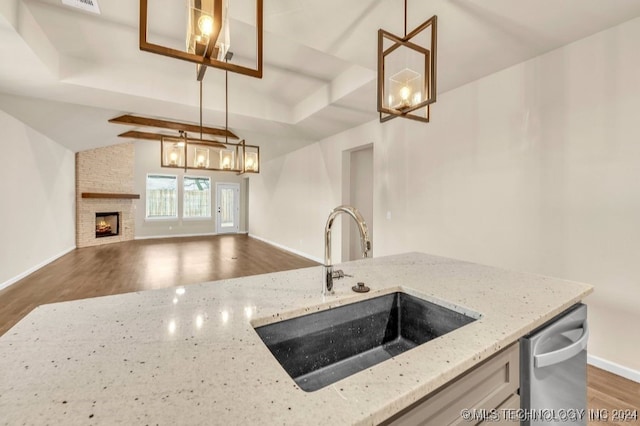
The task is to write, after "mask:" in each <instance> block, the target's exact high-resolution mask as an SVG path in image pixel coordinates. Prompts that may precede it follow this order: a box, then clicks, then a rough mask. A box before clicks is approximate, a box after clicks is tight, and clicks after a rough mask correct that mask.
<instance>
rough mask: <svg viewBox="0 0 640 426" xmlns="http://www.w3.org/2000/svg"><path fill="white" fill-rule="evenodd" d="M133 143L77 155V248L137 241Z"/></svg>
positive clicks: (136, 196)
mask: <svg viewBox="0 0 640 426" xmlns="http://www.w3.org/2000/svg"><path fill="white" fill-rule="evenodd" d="M134 156H135V149H134V144H133V143H123V144H118V145H112V146H107V147H104V148H96V149H91V150H88V151H82V152H78V153H77V154H76V245H77V247H89V246H96V245H102V244H111V243H118V242H121V241H129V240H133V239H134V235H135V229H134V227H135V208H136V201H137V198H139V195H136V194H132V193H133V192H134V190H133V187H134V181H133V177H134V167H135V163H134Z"/></svg>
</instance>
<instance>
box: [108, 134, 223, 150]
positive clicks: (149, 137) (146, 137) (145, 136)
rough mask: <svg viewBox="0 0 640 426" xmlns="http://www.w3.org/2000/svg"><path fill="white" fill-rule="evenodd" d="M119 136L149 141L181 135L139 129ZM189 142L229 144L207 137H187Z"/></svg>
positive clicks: (214, 145) (221, 145) (217, 145)
mask: <svg viewBox="0 0 640 426" xmlns="http://www.w3.org/2000/svg"><path fill="white" fill-rule="evenodd" d="M118 137H119V138H131V139H142V140H147V141H161V140H162V138H163V137H169V138H173V139H177V138H178V137H179V136H176V135H166V134H163V133H149V132H139V131H137V130H129V131H128V132H124V133H120V134H119V135H118ZM187 142H189V143H193V144H197V145H207V146H211V147H214V148H226V147H227V146H226V145H225V144H223V143H221V142H217V141H208V140H205V139H197V140H195V139H189V138H188V139H187Z"/></svg>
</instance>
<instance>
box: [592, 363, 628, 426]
mask: <svg viewBox="0 0 640 426" xmlns="http://www.w3.org/2000/svg"><path fill="white" fill-rule="evenodd" d="M587 385H588V388H587V406H588V408H589V409H590V410H606V411H603V412H604V413H606V414H608V416H609V418H608V419H607V420H606V421H605V419H602V418H601V419H599V420H597V419H595V418H593V420H591V421H589V424H593V425H595V424H607V425H620V426H622V425H640V417H638V416H640V383H635V382H632V381H631V380H627V379H625V378H622V377H620V376H616V375H614V374H611V373H609V372H607V371H604V370H601V369H599V368H596V367H593V366H591V365H589V366H587ZM627 412H628V413H631V414H633V413H635V419H634V418H628V419H627V421H623V419H620V418H618V419H616V418H614V417H613V416H614V414H625V413H627Z"/></svg>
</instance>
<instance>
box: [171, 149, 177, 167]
mask: <svg viewBox="0 0 640 426" xmlns="http://www.w3.org/2000/svg"><path fill="white" fill-rule="evenodd" d="M169 162H170V163H171V164H176V163H177V162H178V153H177V152H175V151H173V152H171V154H169Z"/></svg>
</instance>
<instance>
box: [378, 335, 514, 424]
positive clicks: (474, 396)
mask: <svg viewBox="0 0 640 426" xmlns="http://www.w3.org/2000/svg"><path fill="white" fill-rule="evenodd" d="M519 387H520V351H519V344H518V343H514V344H513V345H511V346H509V347H508V348H506V349H504V350H502V351H501V352H499V353H498V354H496V355H494V356H492V357H491V358H489V359H488V360H486V361H484V362H483V363H482V364H480V365H479V366H477V367H475V368H473V369H472V370H470V371H468V372H466V373H464V374H463V375H461V376H460V377H458V378H456V379H454V380H453V381H452V382H450V383H448V384H446V385H444V386H443V387H441V388H440V389H438V390H436V391H435V392H432V393H431V394H429V395H427V396H426V397H424V398H422V399H421V400H420V401H418V402H416V403H414V404H413V405H412V406H410V407H408V408H406V409H405V410H403V411H401V412H400V413H398V414H396V415H395V416H393V417H391V418H390V419H388V420H387V421H386V422H384V423H383V424H386V425H398V426H399V425H402V426H409V425H424V426H427V425H429V426H431V425H433V426H443V425H458V424H464V425H474V424H478V423H480V422H481V421H482V419H483V418H482V415H483V414H482V413H490V412H491V410H496V409H497V410H498V413H501V410H502V409H507V408H515V409H517V408H519V407H520V397H519V396H518V395H517V391H518V388H519ZM462 410H469V412H470V413H471V415H473V416H475V417H474V418H475V419H476V421H472V420H470V419H463V418H462V416H461V413H462ZM491 424H493V425H495V424H501V423H500V422H498V421H494V422H491ZM505 424H506V423H505ZM511 424H513V423H511Z"/></svg>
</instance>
